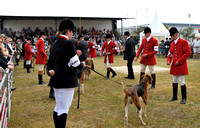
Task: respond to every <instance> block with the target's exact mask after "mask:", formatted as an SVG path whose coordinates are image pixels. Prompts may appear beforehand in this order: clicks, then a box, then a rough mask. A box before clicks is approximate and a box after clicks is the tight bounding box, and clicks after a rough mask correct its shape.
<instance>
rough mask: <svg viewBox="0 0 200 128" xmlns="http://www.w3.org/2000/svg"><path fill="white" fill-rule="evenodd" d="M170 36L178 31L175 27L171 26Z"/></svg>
mask: <svg viewBox="0 0 200 128" xmlns="http://www.w3.org/2000/svg"><path fill="white" fill-rule="evenodd" d="M169 33H170V36H174V34H176V33H178V30H177V28H175V27H171V28H170V30H169Z"/></svg>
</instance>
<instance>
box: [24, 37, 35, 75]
mask: <svg viewBox="0 0 200 128" xmlns="http://www.w3.org/2000/svg"><path fill="white" fill-rule="evenodd" d="M30 44H31V38H27V42H26V44H25V46H24V50H25V55H24V60H25V62H26V69H27V73H31V72H30V68H31V60H32V56H33V55H34V54H35V53H34V52H32V51H31V45H30Z"/></svg>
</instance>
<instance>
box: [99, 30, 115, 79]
mask: <svg viewBox="0 0 200 128" xmlns="http://www.w3.org/2000/svg"><path fill="white" fill-rule="evenodd" d="M111 38H112V36H111V35H110V34H107V35H106V41H105V42H104V44H103V47H102V49H101V53H100V56H101V55H102V53H103V52H104V50H105V58H104V63H105V64H106V68H107V77H106V79H109V76H110V72H112V74H113V75H112V77H115V76H116V75H117V74H116V72H115V71H114V70H113V69H112V68H111V65H110V64H111V63H114V54H115V53H116V52H117V47H116V44H115V42H113V41H112V40H111Z"/></svg>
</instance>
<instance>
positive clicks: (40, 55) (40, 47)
mask: <svg viewBox="0 0 200 128" xmlns="http://www.w3.org/2000/svg"><path fill="white" fill-rule="evenodd" d="M45 39H46V35H45V33H44V32H40V39H39V40H38V42H37V44H36V46H37V57H36V62H35V63H36V64H39V69H38V80H39V84H46V83H45V82H44V81H43V78H42V74H43V71H44V65H45V64H46V60H47V59H48V56H47V54H46V53H45V49H44V40H45Z"/></svg>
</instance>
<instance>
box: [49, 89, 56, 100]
mask: <svg viewBox="0 0 200 128" xmlns="http://www.w3.org/2000/svg"><path fill="white" fill-rule="evenodd" d="M49 98H52V99H55V94H54V90H53V87H51V86H50V92H49Z"/></svg>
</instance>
